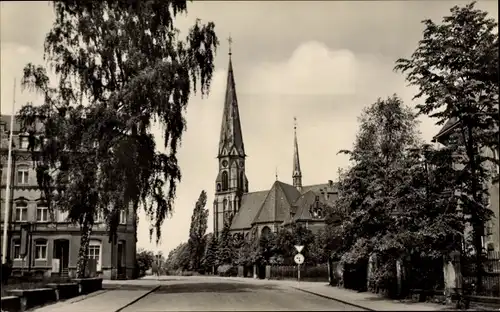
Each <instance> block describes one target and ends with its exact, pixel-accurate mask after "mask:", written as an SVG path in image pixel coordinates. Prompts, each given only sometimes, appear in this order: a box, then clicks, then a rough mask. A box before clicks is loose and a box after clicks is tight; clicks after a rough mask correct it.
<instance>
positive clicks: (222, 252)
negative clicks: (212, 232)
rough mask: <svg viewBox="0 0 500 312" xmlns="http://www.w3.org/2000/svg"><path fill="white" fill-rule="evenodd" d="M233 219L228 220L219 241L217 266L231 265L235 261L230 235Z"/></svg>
mask: <svg viewBox="0 0 500 312" xmlns="http://www.w3.org/2000/svg"><path fill="white" fill-rule="evenodd" d="M230 227H231V218H226V220H225V222H224V227H223V228H222V231H221V234H220V237H219V239H218V246H217V256H216V259H217V261H216V265H223V264H231V263H232V261H233V259H234V252H233V240H232V237H231V233H230Z"/></svg>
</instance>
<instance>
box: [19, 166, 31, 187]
mask: <svg viewBox="0 0 500 312" xmlns="http://www.w3.org/2000/svg"><path fill="white" fill-rule="evenodd" d="M28 172H29V169H28V166H19V167H18V168H17V184H28Z"/></svg>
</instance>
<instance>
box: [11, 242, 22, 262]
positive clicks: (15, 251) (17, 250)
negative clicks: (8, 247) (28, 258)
mask: <svg viewBox="0 0 500 312" xmlns="http://www.w3.org/2000/svg"><path fill="white" fill-rule="evenodd" d="M12 256H13V257H14V259H22V258H21V241H20V240H15V241H14V244H13V246H12Z"/></svg>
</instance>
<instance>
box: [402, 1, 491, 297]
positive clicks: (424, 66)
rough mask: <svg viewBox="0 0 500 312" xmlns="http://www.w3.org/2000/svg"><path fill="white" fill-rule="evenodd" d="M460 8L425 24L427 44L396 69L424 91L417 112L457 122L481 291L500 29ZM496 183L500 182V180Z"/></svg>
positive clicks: (464, 200)
mask: <svg viewBox="0 0 500 312" xmlns="http://www.w3.org/2000/svg"><path fill="white" fill-rule="evenodd" d="M474 6H475V2H473V3H471V4H468V5H466V6H464V7H458V6H454V7H453V8H452V9H451V15H450V16H446V17H444V18H443V21H442V23H441V24H436V23H434V22H433V21H432V20H424V21H423V23H424V25H425V30H424V32H423V39H422V40H420V42H419V44H418V47H417V49H416V50H415V52H414V53H413V54H412V56H411V58H409V59H404V58H402V59H399V60H397V62H396V67H395V69H396V70H397V71H400V72H403V73H405V74H406V79H407V81H408V82H409V83H410V84H411V85H415V86H417V87H418V88H419V92H418V93H417V94H416V95H415V98H425V100H424V102H423V103H421V104H418V105H417V106H416V107H417V109H418V111H419V113H421V114H426V115H429V116H430V117H433V118H436V119H437V124H444V123H445V122H448V121H449V122H455V123H456V127H455V130H454V134H453V135H452V136H451V138H450V141H449V142H448V145H449V147H450V148H452V149H453V152H454V153H455V154H456V155H457V157H456V158H455V161H456V163H457V164H458V165H460V166H462V167H463V168H462V171H463V174H462V179H461V181H459V183H458V184H457V186H458V191H460V194H461V196H460V202H461V206H462V207H463V211H464V213H466V214H468V215H470V224H471V225H472V227H473V229H474V230H473V245H474V248H475V254H476V268H477V272H476V275H477V287H478V289H480V288H481V286H482V270H483V265H482V251H483V250H482V236H483V235H484V223H485V222H486V221H488V220H489V219H490V217H491V211H490V210H489V209H488V207H487V205H488V204H487V197H488V192H487V188H486V187H485V185H487V184H488V182H489V181H490V180H491V178H492V177H491V176H490V174H491V173H490V172H488V170H486V169H485V168H486V162H487V161H491V162H494V164H496V165H498V164H499V162H498V159H494V158H493V157H487V156H485V155H484V154H483V151H482V150H484V149H485V148H486V149H492V150H493V151H495V152H496V153H497V154H498V150H499V140H498V137H499V132H498V131H499V121H498V112H499V111H498V91H499V90H498V52H499V51H498V30H497V27H498V24H497V22H496V21H495V20H494V19H492V18H488V17H487V16H488V14H487V12H483V11H480V10H477V9H475V8H474ZM494 180H498V175H496V176H495V179H494Z"/></svg>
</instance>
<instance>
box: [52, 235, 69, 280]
mask: <svg viewBox="0 0 500 312" xmlns="http://www.w3.org/2000/svg"><path fill="white" fill-rule="evenodd" d="M53 258H54V259H59V273H61V272H62V271H64V270H65V269H67V268H68V266H69V240H67V239H58V240H55V241H54V256H53Z"/></svg>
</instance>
